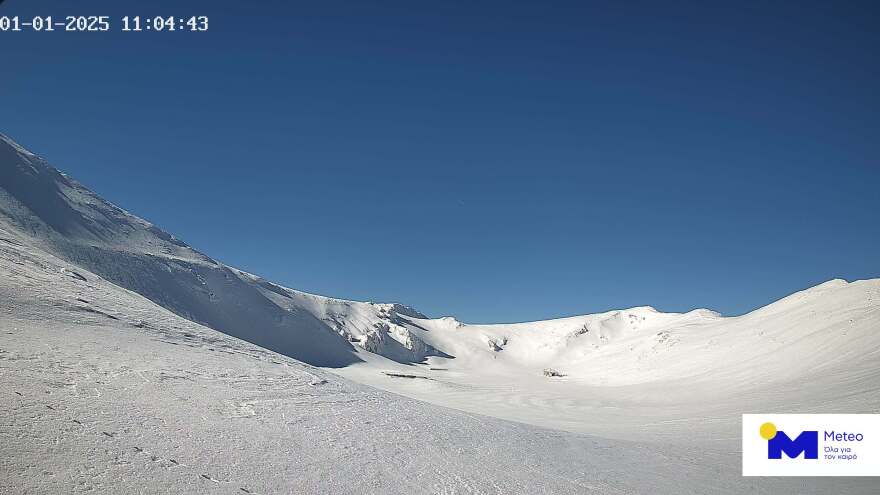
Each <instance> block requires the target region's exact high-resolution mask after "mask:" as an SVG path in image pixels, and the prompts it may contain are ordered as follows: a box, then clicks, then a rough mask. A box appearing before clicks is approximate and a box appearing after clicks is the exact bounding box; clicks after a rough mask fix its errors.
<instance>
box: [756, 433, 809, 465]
mask: <svg viewBox="0 0 880 495" xmlns="http://www.w3.org/2000/svg"><path fill="white" fill-rule="evenodd" d="M783 452H785V455H787V456H788V457H790V458H792V459H794V458H796V457H797V456H799V455H801V452H803V454H804V459H818V458H819V432H818V431H802V432H801V434H800V435H798V436H797V438H795V439H794V440H792V439H790V438H788V435H786V434H785V432H782V431H777V432H776V436H775V437H773V438H771V439H770V440H767V458H768V459H782V453H783Z"/></svg>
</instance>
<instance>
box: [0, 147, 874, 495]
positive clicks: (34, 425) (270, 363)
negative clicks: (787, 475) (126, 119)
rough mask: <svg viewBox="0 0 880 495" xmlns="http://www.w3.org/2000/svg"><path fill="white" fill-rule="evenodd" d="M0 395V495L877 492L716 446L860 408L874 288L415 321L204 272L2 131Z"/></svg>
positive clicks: (208, 264) (382, 309)
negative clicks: (782, 424) (795, 474)
mask: <svg viewBox="0 0 880 495" xmlns="http://www.w3.org/2000/svg"><path fill="white" fill-rule="evenodd" d="M292 262H295V260H292ZM217 331H219V332H222V333H218V332H217ZM238 339H242V340H245V341H248V342H251V343H253V344H256V345H257V346H261V347H262V348H261V347H257V346H254V345H250V344H247V343H245V342H242V341H241V340H238ZM276 353H278V354H276ZM303 363H308V364H311V365H315V366H322V367H326V368H327V369H330V370H332V371H333V373H335V374H337V375H342V376H343V377H345V378H349V379H351V380H353V381H355V382H359V383H361V384H367V385H371V386H374V387H377V388H381V389H385V390H387V391H392V392H396V393H399V394H402V395H405V396H408V397H410V398H416V399H419V400H422V401H425V402H429V403H433V405H428V404H425V403H420V402H414V401H411V400H407V399H402V398H400V397H398V396H395V395H391V394H387V393H384V392H378V391H376V390H374V389H370V388H365V387H361V386H359V385H354V384H352V383H350V382H348V381H346V380H344V379H342V378H339V377H337V376H334V375H329V374H327V373H326V372H325V371H322V370H320V369H317V368H312V367H311V366H308V365H306V364H303ZM546 370H553V374H559V375H562V376H546V374H545V371H546ZM0 379H2V380H0V394H2V395H3V397H7V398H11V399H12V401H7V402H4V403H2V409H0V422H2V424H4V425H6V426H7V427H8V428H4V429H3V430H2V431H0V435H5V437H4V438H2V439H0V445H2V446H3V447H0V448H3V449H6V450H3V451H2V452H0V454H2V459H3V460H2V461H0V462H2V463H3V464H2V465H0V466H2V467H0V472H4V473H11V474H10V475H9V476H11V478H3V479H0V491H3V488H7V489H9V488H11V487H20V486H24V487H27V488H28V489H33V490H35V491H38V492H45V491H52V492H67V491H74V487H75V489H76V490H83V491H86V490H87V489H88V488H89V487H91V488H97V489H101V490H106V489H108V488H111V487H112V488H113V489H115V491H117V492H120V493H125V492H132V491H134V492H137V491H140V490H144V489H145V490H147V491H155V492H168V491H178V492H179V491H209V490H211V489H218V490H221V491H223V492H236V493H246V492H245V490H252V488H254V487H256V490H257V491H259V492H262V493H266V492H269V493H277V492H286V491H289V488H290V487H291V486H298V487H302V490H301V491H304V492H308V493H316V492H326V491H327V490H325V489H324V488H325V487H326V486H330V487H332V490H330V491H337V492H351V493H369V492H371V491H382V492H400V493H413V492H416V493H422V492H424V493H437V492H448V493H454V492H465V493H471V492H477V493H481V492H483V493H486V492H488V493H535V492H552V493H583V492H590V491H596V492H598V493H645V492H652V493H687V492H693V493H709V492H719V493H725V492H727V493H786V492H799V493H823V492H827V491H828V490H831V491H832V492H837V493H874V492H876V491H877V487H876V484H875V483H871V482H870V480H810V481H809V482H801V481H799V480H782V481H780V480H767V479H764V480H755V479H751V480H745V479H742V478H740V477H739V475H738V470H739V462H740V459H739V456H738V448H739V447H738V446H739V420H740V415H741V414H743V413H749V412H769V411H777V412H847V413H860V412H861V413H877V412H880V280H865V281H856V282H852V283H847V282H845V281H842V280H835V281H830V282H827V283H825V284H822V285H819V286H817V287H814V288H811V289H808V290H805V291H802V292H799V293H797V294H793V295H791V296H789V297H786V298H784V299H782V300H780V301H777V302H775V303H772V304H770V305H768V306H766V307H764V308H762V309H759V310H757V311H754V312H752V313H750V314H747V315H744V316H740V317H734V318H726V317H722V316H720V315H718V314H716V313H714V312H712V311H709V310H703V309H701V310H695V311H691V312H688V313H684V314H676V313H661V312H658V311H656V310H654V309H653V308H650V307H639V308H631V309H627V310H616V311H609V312H606V313H601V314H594V315H585V316H576V317H570V318H562V319H557V320H550V321H542V322H528V323H517V324H502V325H469V324H465V323H462V322H459V321H457V320H455V319H454V318H439V319H430V318H427V317H426V316H425V315H422V314H420V313H419V312H417V311H416V310H414V309H412V308H409V307H406V306H402V305H399V304H375V303H364V302H354V301H346V300H341V299H333V298H328V297H323V296H317V295H312V294H307V293H304V292H300V291H296V290H293V289H290V288H286V287H282V286H279V285H277V284H274V283H272V282H269V281H267V280H264V279H262V278H260V277H258V276H255V275H252V274H249V273H246V272H243V271H241V270H238V269H236V268H233V267H229V266H226V265H223V264H222V263H220V262H218V261H216V260H213V259H211V258H209V257H208V256H205V255H203V254H201V253H199V252H197V251H195V250H193V249H192V248H190V247H189V246H187V245H186V244H185V243H183V242H181V241H180V240H178V239H176V238H174V237H173V236H171V235H169V234H167V233H165V232H163V231H162V230H160V229H159V228H157V227H155V226H153V225H152V224H150V223H148V222H146V221H144V220H142V219H139V218H137V217H135V216H133V215H131V214H129V213H127V212H125V211H124V210H121V209H120V208H118V207H116V206H114V205H111V204H109V203H107V202H106V201H104V200H102V199H101V198H99V197H98V196H96V195H95V194H94V193H92V192H91V191H89V190H88V189H86V188H85V187H83V186H82V185H80V184H78V183H77V182H75V181H74V180H73V179H71V178H69V177H67V176H65V175H63V174H61V173H60V172H58V171H57V170H55V169H54V168H52V167H51V166H49V165H48V164H47V163H46V162H45V161H44V160H42V159H41V158H39V157H38V156H36V155H33V154H32V153H30V152H29V151H27V150H25V149H23V148H22V147H20V146H19V145H17V144H15V143H14V142H12V141H11V140H9V139H8V138H6V137H5V136H2V135H0ZM438 406H443V407H438ZM445 407H451V408H454V409H456V410H458V411H453V410H450V409H446V408H445ZM62 409H63V410H66V411H68V413H69V414H64V415H62V414H58V413H57V411H59V410H62ZM473 413H477V414H479V415H484V416H475V415H474V414H473ZM489 417H493V418H500V419H490V418H489ZM82 418H86V420H84V419H82ZM291 418H293V419H291ZM73 419H76V420H77V421H78V422H74V421H73ZM504 420H514V421H517V422H520V423H527V424H529V425H530V426H526V425H523V424H513V423H509V422H506V421H504ZM71 422H72V423H73V425H71ZM84 425H89V429H85V426H84ZM80 427H82V429H80ZM542 428H553V429H555V430H556V431H548V430H544V429H542ZM105 431H106V432H107V434H104V432H105ZM120 432H121V433H122V435H121V436H119V435H117V434H118V433H120ZM587 435H589V436H587ZM120 438H126V439H128V440H126V442H121V441H119V440H118V439H120ZM108 442H110V443H108ZM145 445H146V446H145ZM145 452H146V453H149V454H148V455H146V454H145V455H143V456H142V455H141V454H144V453H145ZM591 452H600V453H601V454H600V455H591V454H590V453H591ZM279 453H281V454H279ZM450 453H452V454H450ZM70 457H74V458H76V459H77V461H76V462H68V461H65V459H68V458H70ZM154 457H155V459H154ZM179 458H187V459H189V460H188V461H185V462H182V461H180V459H179ZM170 459H174V460H175V462H176V463H175V462H171V460H170ZM181 465H184V467H185V468H187V469H183V468H180V466H181ZM178 468H180V469H178ZM279 473H282V474H280V475H279ZM682 473H685V474H682ZM91 475H95V476H97V478H95V479H96V480H97V481H95V482H93V481H90V479H91V478H90V476H91ZM202 475H204V476H202ZM71 483H75V485H72V484H71ZM237 485H238V486H237ZM157 487H159V488H157ZM7 491H9V490H7ZM25 491H26V490H25Z"/></svg>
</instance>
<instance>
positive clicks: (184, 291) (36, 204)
mask: <svg viewBox="0 0 880 495" xmlns="http://www.w3.org/2000/svg"><path fill="white" fill-rule="evenodd" d="M0 227H5V228H6V230H8V231H9V232H17V233H19V235H20V237H21V238H22V242H26V243H28V244H32V245H34V246H37V247H40V248H41V249H44V250H46V251H47V252H49V253H52V254H54V255H56V256H58V257H59V258H61V259H64V260H67V261H69V262H71V263H74V264H77V265H79V266H82V267H85V268H87V269H89V270H91V271H92V272H94V273H97V274H99V275H101V276H102V277H104V278H106V279H107V280H110V281H112V282H113V283H115V284H118V285H120V286H122V287H125V288H127V289H129V290H133V291H135V292H137V293H139V294H141V295H143V296H145V297H146V298H148V299H150V300H152V301H154V302H156V303H157V304H159V305H161V306H163V307H165V308H167V309H169V310H171V311H173V312H175V313H177V314H178V315H181V316H183V317H185V318H187V319H190V320H193V321H196V322H200V323H204V324H206V325H208V326H210V327H211V328H215V329H217V330H220V331H222V332H224V333H227V334H229V335H233V336H236V337H239V338H242V339H244V340H247V341H250V342H253V343H255V344H258V345H260V346H263V347H266V348H268V349H272V350H274V351H277V352H280V353H282V354H285V355H287V356H291V357H294V358H296V359H299V360H301V361H304V362H307V363H310V364H315V365H321V366H331V367H338V366H345V365H347V364H351V363H353V362H357V361H359V360H360V359H359V358H358V356H357V353H356V352H355V347H354V346H355V345H357V346H360V347H362V348H366V349H368V350H370V351H374V352H379V353H382V354H383V355H385V356H387V357H389V358H391V359H396V360H399V361H404V362H409V361H414V360H415V361H418V360H421V359H422V358H423V357H424V356H425V355H429V354H431V353H432V352H433V350H432V349H430V348H429V347H427V346H425V345H424V343H422V342H420V341H419V340H418V339H417V338H414V337H413V336H412V335H410V334H409V332H408V331H407V330H406V329H405V328H404V327H402V326H401V325H399V324H398V323H397V321H398V318H399V315H411V316H423V315H420V314H419V313H418V312H416V311H415V310H413V309H411V308H407V307H405V306H402V305H397V304H370V303H360V302H353V301H343V300H338V299H331V298H326V297H320V296H315V295H311V294H306V293H303V292H299V291H295V290H292V289H287V288H283V287H280V286H278V285H275V284H272V283H270V282H268V281H265V280H263V279H261V278H259V277H256V276H254V275H251V274H248V273H245V272H242V271H240V270H237V269H235V268H232V267H228V266H225V265H223V264H222V263H219V262H217V261H215V260H213V259H211V258H209V257H208V256H205V255H204V254H202V253H199V252H198V251H196V250H194V249H192V248H190V247H189V246H187V245H186V244H185V243H183V242H182V241H180V240H178V239H176V238H174V237H173V236H171V235H169V234H167V233H165V232H164V231H162V230H161V229H159V228H158V227H156V226H154V225H152V224H150V223H149V222H147V221H145V220H142V219H140V218H138V217H136V216H134V215H131V214H129V213H128V212H126V211H124V210H122V209H120V208H118V207H116V206H115V205H112V204H110V203H108V202H106V201H104V200H103V199H101V198H100V197H98V196H97V195H96V194H94V193H93V192H91V191H90V190H88V189H87V188H85V187H84V186H82V185H81V184H79V183H77V182H76V181H74V180H73V179H71V178H70V177H67V176H66V175H64V174H62V173H60V172H59V171H58V170H56V169H55V168H53V167H51V166H50V165H49V164H48V163H46V162H45V160H43V159H41V158H40V157H39V156H36V155H34V154H33V153H31V152H29V151H27V150H25V149H24V148H23V147H21V146H20V145H18V144H17V143H15V142H14V141H12V140H11V139H9V138H8V137H6V136H4V135H2V134H0Z"/></svg>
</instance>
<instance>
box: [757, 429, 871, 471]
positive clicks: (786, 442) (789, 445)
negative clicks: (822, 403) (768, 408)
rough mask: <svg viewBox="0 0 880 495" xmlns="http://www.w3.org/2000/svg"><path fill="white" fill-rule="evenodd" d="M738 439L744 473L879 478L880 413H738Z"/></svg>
mask: <svg viewBox="0 0 880 495" xmlns="http://www.w3.org/2000/svg"><path fill="white" fill-rule="evenodd" d="M777 426H778V427H777ZM740 438H741V440H742V462H743V476H880V414H779V413H761V414H743V415H742V437H740Z"/></svg>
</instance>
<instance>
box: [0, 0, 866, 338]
mask: <svg viewBox="0 0 880 495" xmlns="http://www.w3.org/2000/svg"><path fill="white" fill-rule="evenodd" d="M661 3H663V4H666V5H662V6H661V5H660V4H661ZM711 3H712V2H675V3H674V4H673V5H668V2H644V3H642V2H635V3H631V4H629V5H628V6H622V5H621V4H620V2H571V3H568V2H564V3H548V2H531V3H525V2H510V1H506V2H461V3H459V4H457V5H453V4H447V5H438V4H436V3H434V2H383V3H382V4H381V5H367V4H366V3H365V2H335V1H327V2H309V3H300V2H280V1H268V2H226V1H213V2H204V1H188V2H172V1H167V0H160V1H154V2H150V4H149V6H147V5H146V4H143V3H142V2H125V1H91V2H77V3H76V5H77V7H75V8H74V7H72V6H71V5H74V4H73V3H71V2H65V1H42V2H25V1H23V0H7V1H6V2H5V3H4V4H3V5H2V7H0V15H16V14H18V15H22V16H28V17H30V16H32V15H37V14H39V15H53V16H56V17H63V16H65V15H72V14H95V15H97V14H106V15H111V16H113V21H114V22H115V23H116V24H117V25H118V24H119V17H121V16H122V15H142V16H153V15H158V14H163V15H177V16H189V15H208V16H209V17H210V30H209V31H208V32H207V33H188V32H175V33H153V32H150V33H147V32H143V33H122V32H119V31H118V28H114V30H113V31H112V32H110V33H63V32H55V33H29V32H21V33H0V54H2V60H3V65H4V71H3V76H2V78H0V97H2V112H3V121H2V128H0V131H2V132H4V133H6V134H8V135H10V136H12V137H13V138H14V139H16V140H18V141H19V142H21V143H22V144H24V145H25V146H27V147H29V148H30V149H32V150H34V151H35V152H38V153H40V154H41V155H43V156H44V157H46V158H47V159H48V160H49V161H50V163H52V164H54V165H55V166H57V167H58V168H60V169H62V170H64V171H66V172H68V173H70V174H71V175H73V176H74V177H76V178H77V179H79V180H80V181H81V182H83V183H84V184H86V185H87V186H89V187H91V188H92V189H94V190H96V191H97V192H98V193H100V194H101V195H103V196H104V197H105V198H107V199H108V200H110V201H112V202H114V203H116V204H119V205H121V206H123V207H124V208H126V209H127V210H129V211H132V212H134V213H136V214H138V215H140V216H142V217H144V218H146V219H148V220H150V221H152V222H154V223H156V224H158V225H160V226H161V227H163V228H164V229H165V230H168V231H169V232H171V233H173V234H175V235H177V236H178V237H181V238H182V239H184V240H186V241H187V242H188V243H190V244H191V245H193V246H194V247H196V248H198V249H200V250H202V251H204V252H206V253H207V254H209V255H211V256H213V257H215V258H217V259H219V260H221V261H223V262H225V263H227V264H231V265H234V266H237V267H240V268H242V269H245V270H248V271H251V272H254V273H258V274H260V275H263V276H265V277H267V278H269V279H272V280H275V281H278V282H280V283H283V284H285V285H288V286H291V287H295V288H299V289H303V290H307V291H311V292H317V293H321V294H327V295H333V296H337V297H345V298H353V299H359V300H374V301H401V302H405V303H408V304H411V305H413V306H415V307H417V308H419V309H420V310H422V311H423V312H425V313H428V314H430V315H433V316H442V315H455V316H457V317H459V318H460V319H462V320H465V321H475V322H488V321H499V322H500V321H522V320H530V319H542V318H549V317H555V316H563V315H571V314H580V313H588V312H595V311H602V310H607V309H612V308H620V307H629V306H636V305H652V306H655V307H657V308H659V309H661V310H668V311H681V310H688V309H691V308H694V307H709V308H712V309H715V310H718V311H721V312H722V313H725V314H739V313H743V312H746V311H749V310H751V309H753V308H755V307H758V306H762V305H764V304H767V303H769V302H770V301H772V300H774V299H777V298H779V297H782V296H785V295H787V294H789V293H791V292H793V291H796V290H799V289H802V288H806V287H808V286H811V285H814V284H817V283H819V282H822V281H825V280H827V279H830V278H836V277H840V278H847V279H857V278H870V277H877V276H880V248H878V246H880V221H878V212H880V194H878V186H880V163H878V157H880V149H878V148H880V136H878V129H880V126H878V120H877V119H878V115H880V112H878V110H880V104H878V96H877V93H878V92H877V88H878V87H880V63H878V55H877V53H878V48H880V34H878V31H877V29H876V25H877V23H878V21H880V18H878V17H880V16H878V8H877V7H876V6H874V5H872V3H871V2H861V3H860V2H846V5H843V4H842V2H821V3H820V2H816V3H812V2H797V3H794V2H792V3H790V4H789V5H784V4H785V2H754V3H747V2H746V3H740V2H736V3H735V4H734V3H729V2H727V3H725V4H724V5H721V4H720V3H719V4H718V5H711ZM767 3H772V4H773V5H765V4H767Z"/></svg>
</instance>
